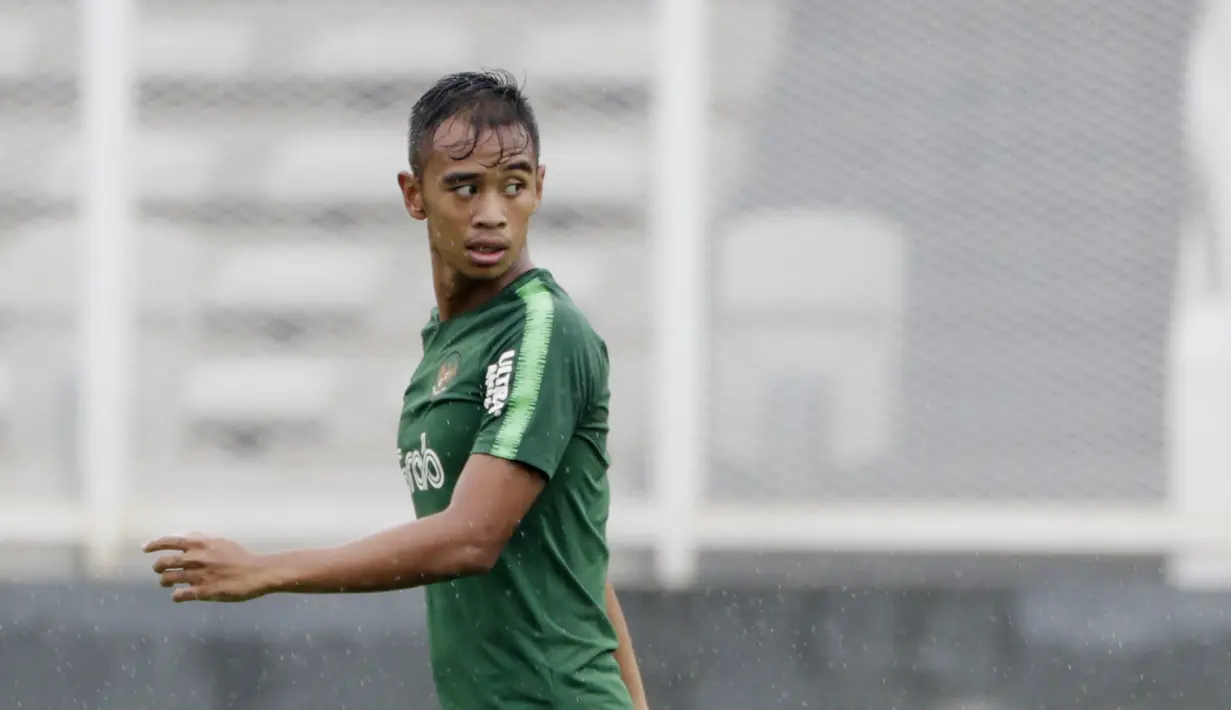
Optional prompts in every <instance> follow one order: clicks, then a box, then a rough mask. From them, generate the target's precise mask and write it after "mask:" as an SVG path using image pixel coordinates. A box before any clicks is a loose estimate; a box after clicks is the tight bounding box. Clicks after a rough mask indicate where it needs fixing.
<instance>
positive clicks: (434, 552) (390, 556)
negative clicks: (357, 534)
mask: <svg viewBox="0 0 1231 710" xmlns="http://www.w3.org/2000/svg"><path fill="white" fill-rule="evenodd" d="M544 482H545V481H544V479H543V477H542V476H541V475H540V474H538V473H536V472H535V471H533V470H531V469H530V468H528V467H526V466H524V465H522V464H519V463H516V462H514V461H508V460H505V459H499V458H495V457H493V456H487V455H484V454H474V455H472V456H471V457H470V458H469V460H467V462H466V465H465V468H463V469H462V474H461V477H460V478H459V479H458V482H457V487H456V488H455V489H454V490H453V498H452V501H451V502H450V504H449V507H448V508H446V509H445V510H443V511H441V512H440V513H437V514H436V515H430V516H427V517H425V518H423V519H421V520H416V521H414V522H410V523H406V524H405V525H400V526H398V527H395V528H390V529H389V530H385V531H383V532H379V533H376V534H375V535H371V536H369V537H366V538H363V539H361V540H357V541H355V542H352V543H350V544H347V545H342V546H341V547H335V548H325V549H318V550H302V551H296V552H289V553H283V554H280V555H273V556H271V557H269V558H267V559H268V564H269V565H270V567H271V568H272V569H271V572H272V574H271V577H272V578H273V583H274V585H275V587H274V589H273V591H276V592H304V593H318V594H319V593H341V592H379V591H388V590H394V589H407V588H410V587H417V586H421V585H424V584H432V583H434V582H440V581H443V580H447V579H454V578H457V577H466V576H472V575H477V574H483V573H485V572H487V571H489V570H490V569H491V568H492V567H493V566H494V565H495V564H496V560H498V559H499V558H500V553H501V552H502V551H503V550H504V546H505V543H507V542H508V540H509V538H510V537H512V535H513V532H514V531H515V530H516V529H517V526H518V524H519V523H520V522H521V520H522V518H524V517H525V515H526V512H527V511H528V510H530V506H531V505H532V504H533V503H534V501H535V499H536V498H537V497H538V495H539V493H540V492H541V491H542V490H543V485H544Z"/></svg>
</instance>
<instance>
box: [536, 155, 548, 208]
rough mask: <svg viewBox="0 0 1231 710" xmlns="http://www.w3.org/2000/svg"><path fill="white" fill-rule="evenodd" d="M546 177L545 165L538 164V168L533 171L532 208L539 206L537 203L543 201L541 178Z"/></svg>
mask: <svg viewBox="0 0 1231 710" xmlns="http://www.w3.org/2000/svg"><path fill="white" fill-rule="evenodd" d="M545 177H547V166H546V165H542V164H540V165H539V167H538V169H537V170H535V171H534V209H536V210H537V209H538V208H539V203H540V202H542V201H543V178H545Z"/></svg>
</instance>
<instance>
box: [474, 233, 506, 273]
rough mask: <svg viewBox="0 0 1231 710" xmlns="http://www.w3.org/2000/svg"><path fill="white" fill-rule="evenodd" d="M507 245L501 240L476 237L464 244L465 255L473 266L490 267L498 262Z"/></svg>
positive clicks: (502, 256)
mask: <svg viewBox="0 0 1231 710" xmlns="http://www.w3.org/2000/svg"><path fill="white" fill-rule="evenodd" d="M506 251H508V247H507V246H506V245H505V243H504V242H503V241H501V240H496V239H476V240H474V241H472V242H469V243H467V244H466V256H467V257H469V258H470V263H472V264H474V265H475V266H479V267H483V268H490V267H492V266H495V265H497V264H499V263H500V260H501V259H503V258H504V253H505V252H506Z"/></svg>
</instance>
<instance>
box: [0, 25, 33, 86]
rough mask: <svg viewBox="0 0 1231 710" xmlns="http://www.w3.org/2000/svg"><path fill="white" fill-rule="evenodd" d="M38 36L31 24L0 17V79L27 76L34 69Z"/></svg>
mask: <svg viewBox="0 0 1231 710" xmlns="http://www.w3.org/2000/svg"><path fill="white" fill-rule="evenodd" d="M37 46H38V34H37V32H36V30H35V27H34V25H33V24H32V23H30V22H26V21H23V20H21V19H18V18H16V17H0V77H16V76H23V75H26V74H29V73H30V72H31V71H32V70H33V68H34V50H35V49H36V48H37Z"/></svg>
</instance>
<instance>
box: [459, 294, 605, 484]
mask: <svg viewBox="0 0 1231 710" xmlns="http://www.w3.org/2000/svg"><path fill="white" fill-rule="evenodd" d="M523 300H524V303H525V319H524V321H523V322H522V324H521V327H520V328H517V329H514V332H513V334H512V335H511V336H510V337H507V338H506V339H504V341H503V342H502V343H500V346H499V347H498V348H497V350H496V354H495V355H494V356H493V358H492V361H491V362H490V363H489V364H488V365H487V369H486V372H485V376H484V387H483V415H482V420H481V423H480V425H479V430H478V434H477V435H476V437H475V443H474V447H473V448H472V449H471V452H472V453H477V454H488V455H490V456H495V457H497V458H502V459H507V460H510V461H517V462H519V463H523V464H525V465H527V466H530V467H532V468H534V469H536V470H538V471H539V472H541V473H542V474H543V475H544V476H545V477H547V478H548V479H549V480H550V479H551V478H552V477H554V476H555V473H556V469H557V468H558V467H559V465H560V462H561V460H562V459H563V458H564V454H565V451H566V450H567V448H568V446H569V444H570V443H571V441H572V439H573V436H574V434H575V433H576V432H577V427H578V424H579V423H580V421H581V418H582V415H583V414H584V413H585V410H586V407H587V406H588V403H589V395H590V393H591V392H593V391H594V387H593V384H594V383H592V382H591V380H592V379H593V378H594V376H595V375H594V374H593V373H594V368H593V366H592V362H591V360H592V356H591V353H590V352H589V346H588V340H587V339H586V337H585V333H586V330H585V328H583V327H581V324H580V323H575V322H574V321H577V320H579V319H578V318H573V317H570V316H571V315H572V314H571V313H569V312H567V311H565V312H561V310H562V309H560V308H559V304H558V303H557V302H556V300H555V299H554V297H553V296H552V294H551V293H550V292H548V291H546V290H545V289H543V290H539V291H532V292H530V293H528V294H523Z"/></svg>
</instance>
